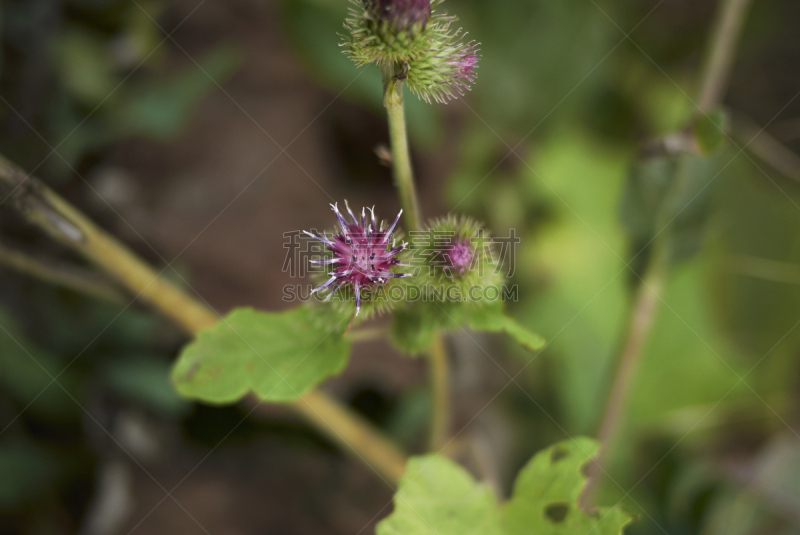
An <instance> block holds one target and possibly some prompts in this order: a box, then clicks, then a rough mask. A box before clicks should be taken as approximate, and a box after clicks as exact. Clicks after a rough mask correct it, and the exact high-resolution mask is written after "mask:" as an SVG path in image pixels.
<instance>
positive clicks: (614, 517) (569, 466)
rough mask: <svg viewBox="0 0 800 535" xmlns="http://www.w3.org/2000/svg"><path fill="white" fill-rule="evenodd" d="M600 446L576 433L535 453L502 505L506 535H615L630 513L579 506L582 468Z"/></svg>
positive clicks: (583, 477)
mask: <svg viewBox="0 0 800 535" xmlns="http://www.w3.org/2000/svg"><path fill="white" fill-rule="evenodd" d="M598 447H599V445H598V443H597V442H596V441H594V440H592V439H588V438H576V439H573V440H568V441H564V442H561V443H559V444H556V445H554V446H552V447H550V448H548V449H546V450H544V451H542V452H539V453H537V454H536V455H535V456H534V457H533V459H531V460H530V461H529V462H528V464H527V465H525V467H523V469H522V470H521V471H520V473H519V475H518V476H517V481H516V483H515V484H514V493H513V495H512V497H511V500H509V502H508V503H507V504H506V506H505V511H504V513H505V514H504V518H503V521H504V526H505V532H506V533H507V535H527V534H530V533H537V534H540V533H541V534H545V533H547V534H552V535H572V534H575V535H585V534H587V533H593V534H595V535H619V534H620V533H622V528H623V527H625V525H626V524H628V523H629V522H630V521H631V516H630V515H628V514H626V513H624V512H623V511H622V510H620V509H618V508H616V507H614V508H599V509H598V510H597V511H595V512H594V513H593V514H592V515H591V516H589V515H587V514H585V513H584V512H583V511H582V510H581V509H580V508H579V507H578V497H579V496H580V493H581V491H582V490H583V487H584V485H585V484H586V476H585V475H584V474H583V469H584V467H585V465H586V463H587V462H589V460H590V459H591V458H592V457H594V456H595V454H596V453H597V449H598Z"/></svg>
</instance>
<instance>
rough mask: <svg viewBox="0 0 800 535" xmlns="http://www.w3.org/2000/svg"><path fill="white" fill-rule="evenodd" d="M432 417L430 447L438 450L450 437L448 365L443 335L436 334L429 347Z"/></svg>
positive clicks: (432, 449)
mask: <svg viewBox="0 0 800 535" xmlns="http://www.w3.org/2000/svg"><path fill="white" fill-rule="evenodd" d="M430 359H431V363H430V366H431V369H430V374H431V390H432V392H433V417H432V418H431V434H430V448H431V451H437V452H438V451H440V450H441V449H442V448H444V446H445V445H446V444H447V441H448V439H449V437H450V366H449V363H448V356H447V348H446V347H445V344H444V339H443V336H442V335H440V334H437V335H436V337H435V338H434V340H433V344H432V345H431V349H430Z"/></svg>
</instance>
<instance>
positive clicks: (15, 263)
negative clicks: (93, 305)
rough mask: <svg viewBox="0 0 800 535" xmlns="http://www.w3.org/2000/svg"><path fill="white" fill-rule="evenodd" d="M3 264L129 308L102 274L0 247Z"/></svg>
mask: <svg viewBox="0 0 800 535" xmlns="http://www.w3.org/2000/svg"><path fill="white" fill-rule="evenodd" d="M0 264H1V265H3V266H6V267H8V268H10V269H14V270H16V271H18V272H20V273H24V274H26V275H30V276H31V277H36V278H38V279H40V280H43V281H45V282H48V283H50V284H54V285H56V286H61V287H63V288H69V289H71V290H73V291H76V292H80V293H82V294H85V295H88V296H89V297H93V298H95V299H101V300H103V301H108V302H110V303H114V304H117V305H124V304H126V302H127V301H126V299H127V297H126V295H125V293H124V292H123V291H121V290H120V289H119V287H117V285H115V284H113V283H111V281H108V280H106V279H105V278H104V277H103V276H102V275H101V274H100V273H94V272H92V271H90V270H87V269H83V268H79V267H76V266H72V265H65V264H57V263H54V262H47V261H45V260H41V259H39V258H36V257H33V256H30V255H28V254H25V253H23V252H21V251H16V250H14V249H9V248H7V247H5V246H4V245H0Z"/></svg>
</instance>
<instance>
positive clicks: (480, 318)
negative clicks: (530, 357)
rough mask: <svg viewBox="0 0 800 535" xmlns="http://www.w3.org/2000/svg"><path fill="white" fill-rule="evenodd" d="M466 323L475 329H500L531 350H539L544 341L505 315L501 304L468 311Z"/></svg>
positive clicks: (498, 330)
mask: <svg viewBox="0 0 800 535" xmlns="http://www.w3.org/2000/svg"><path fill="white" fill-rule="evenodd" d="M467 325H469V327H470V328H471V329H473V330H476V331H488V332H501V331H502V332H504V333H506V334H507V335H509V336H510V337H511V338H513V339H514V340H515V341H516V342H517V343H518V344H519V345H521V346H522V347H524V348H526V349H529V350H531V351H539V350H540V349H542V348H543V347H544V345H545V343H546V341H545V339H544V338H542V337H541V336H539V335H538V334H536V333H534V332H531V331H529V330H528V329H526V328H525V327H523V326H522V325H521V324H520V323H519V322H518V321H517V320H515V319H514V318H511V317H509V316H506V315H505V313H504V312H503V308H502V306H485V307H481V308H478V309H475V310H470V311H468V313H467Z"/></svg>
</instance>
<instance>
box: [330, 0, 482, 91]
mask: <svg viewBox="0 0 800 535" xmlns="http://www.w3.org/2000/svg"><path fill="white" fill-rule="evenodd" d="M442 1H443V0H433V1H430V0H351V2H352V3H353V4H355V6H356V7H355V8H351V9H350V16H349V17H348V18H347V20H346V21H345V24H344V27H345V28H346V29H347V30H348V35H346V36H343V40H344V42H343V46H345V47H346V48H347V50H346V53H347V54H348V55H349V56H350V57H351V58H352V59H353V61H355V62H356V64H358V65H359V66H361V65H366V64H368V63H376V64H378V65H380V66H381V67H388V68H389V70H390V72H396V73H398V74H396V75H395V80H397V81H402V80H406V81H407V83H408V86H409V88H410V89H411V91H412V92H413V93H414V94H415V95H417V96H418V97H419V98H421V99H423V100H425V101H426V102H431V101H432V100H435V101H437V102H443V103H444V102H447V101H448V100H451V99H455V98H458V97H459V96H462V95H464V93H465V91H466V90H469V89H470V85H471V84H472V83H473V82H474V81H475V75H476V72H475V69H476V68H477V63H478V58H479V56H478V43H476V42H474V41H470V42H464V41H463V37H464V35H466V34H464V33H462V32H461V30H460V29H459V30H456V31H451V30H450V25H451V23H453V22H455V20H456V18H455V17H450V16H447V15H445V14H441V13H437V12H436V11H435V9H434V8H435V7H436V6H438V5H439V4H441V3H442Z"/></svg>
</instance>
